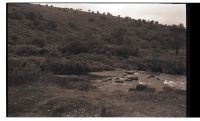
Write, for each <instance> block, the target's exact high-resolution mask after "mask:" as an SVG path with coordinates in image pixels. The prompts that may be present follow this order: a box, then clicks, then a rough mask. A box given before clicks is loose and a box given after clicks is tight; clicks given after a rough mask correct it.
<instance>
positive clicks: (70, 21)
mask: <svg viewBox="0 0 200 121" xmlns="http://www.w3.org/2000/svg"><path fill="white" fill-rule="evenodd" d="M7 15H8V18H7V22H8V23H7V24H8V38H7V44H8V80H9V84H21V83H25V82H27V83H28V82H31V81H34V80H36V79H37V78H39V77H40V76H41V75H44V74H47V73H51V74H86V73H87V72H89V71H102V70H113V69H116V68H124V69H138V70H147V71H155V72H163V73H169V74H185V71H186V65H185V63H186V60H185V58H186V55H185V49H186V47H185V46H186V45H185V44H186V37H185V36H186V33H185V28H184V27H183V26H182V25H173V26H169V25H168V26H167V25H161V24H159V23H158V22H154V21H146V20H141V19H139V20H135V19H131V18H129V17H126V18H121V17H117V16H112V15H110V14H108V15H107V14H106V15H104V14H99V13H92V12H91V13H89V12H83V11H79V10H73V9H68V8H56V7H50V6H41V5H33V4H8V11H7ZM13 80H15V81H13Z"/></svg>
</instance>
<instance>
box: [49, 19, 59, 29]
mask: <svg viewBox="0 0 200 121" xmlns="http://www.w3.org/2000/svg"><path fill="white" fill-rule="evenodd" d="M47 28H48V29H53V30H55V29H56V28H57V24H56V22H55V21H51V20H49V21H47Z"/></svg>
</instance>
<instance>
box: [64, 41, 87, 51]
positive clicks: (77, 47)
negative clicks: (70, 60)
mask: <svg viewBox="0 0 200 121" xmlns="http://www.w3.org/2000/svg"><path fill="white" fill-rule="evenodd" d="M61 50H62V53H66V52H68V53H71V54H80V53H88V52H89V50H90V48H89V45H87V43H85V42H83V41H81V40H80V41H76V40H75V41H72V42H70V43H68V44H66V45H65V46H64V47H63V48H62V49H61Z"/></svg>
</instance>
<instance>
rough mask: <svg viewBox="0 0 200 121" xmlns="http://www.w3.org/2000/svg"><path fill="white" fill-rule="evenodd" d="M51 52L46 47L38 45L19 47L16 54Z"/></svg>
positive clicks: (45, 53) (40, 54) (39, 54)
mask: <svg viewBox="0 0 200 121" xmlns="http://www.w3.org/2000/svg"><path fill="white" fill-rule="evenodd" d="M48 53H49V52H48V50H46V49H40V48H36V47H29V46H28V47H21V48H18V49H17V52H16V55H19V56H44V55H47V54H48Z"/></svg>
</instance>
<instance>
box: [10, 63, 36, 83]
mask: <svg viewBox="0 0 200 121" xmlns="http://www.w3.org/2000/svg"><path fill="white" fill-rule="evenodd" d="M24 65H25V64H23V63H20V62H15V61H13V60H10V59H9V60H8V85H9V86H11V85H12V86H18V85H22V84H30V83H32V82H34V81H36V80H37V79H38V78H39V72H38V70H37V69H34V68H28V69H27V68H25V67H24Z"/></svg>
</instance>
